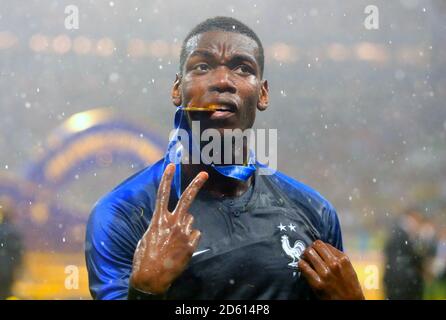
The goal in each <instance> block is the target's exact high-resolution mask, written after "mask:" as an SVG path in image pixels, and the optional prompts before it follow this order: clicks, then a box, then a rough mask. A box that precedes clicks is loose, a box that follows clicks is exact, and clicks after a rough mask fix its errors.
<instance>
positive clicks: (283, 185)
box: [263, 166, 335, 216]
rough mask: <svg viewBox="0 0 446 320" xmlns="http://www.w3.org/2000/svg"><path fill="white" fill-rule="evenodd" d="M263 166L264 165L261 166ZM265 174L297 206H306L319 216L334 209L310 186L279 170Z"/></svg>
mask: <svg viewBox="0 0 446 320" xmlns="http://www.w3.org/2000/svg"><path fill="white" fill-rule="evenodd" d="M263 168H266V167H264V166H263ZM264 172H265V171H264ZM267 175H268V176H269V177H270V179H271V180H272V181H273V183H274V184H275V185H276V186H277V187H279V188H280V189H281V190H282V191H284V192H285V193H286V195H287V196H288V197H289V198H290V200H292V201H293V202H294V203H295V204H296V205H298V206H299V207H304V208H307V209H309V210H311V211H313V212H314V213H317V214H318V215H319V216H322V215H323V214H324V213H326V212H328V211H331V210H335V209H334V207H333V206H332V204H331V203H330V202H329V201H328V200H327V199H325V198H324V197H323V196H322V195H321V194H320V193H319V192H318V191H316V190H315V189H313V188H312V187H310V186H308V185H306V184H304V183H302V182H300V181H298V180H296V179H294V178H292V177H290V176H288V175H286V174H284V173H282V172H280V171H275V172H271V174H267Z"/></svg>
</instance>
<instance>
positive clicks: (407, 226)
mask: <svg viewBox="0 0 446 320" xmlns="http://www.w3.org/2000/svg"><path fill="white" fill-rule="evenodd" d="M423 220H424V218H423V215H422V213H421V211H420V210H419V209H417V208H409V209H407V210H405V211H404V212H403V214H402V215H401V217H399V219H398V220H397V221H396V223H395V224H394V225H393V226H392V229H391V230H390V235H389V238H388V240H387V242H386V245H385V248H384V254H385V258H386V269H385V273H384V285H385V290H386V296H387V298H388V299H390V300H421V299H423V291H424V279H423V274H424V268H423V265H424V260H425V252H424V251H425V248H424V247H423V246H421V244H422V242H421V241H420V238H419V236H420V229H421V226H422V224H423Z"/></svg>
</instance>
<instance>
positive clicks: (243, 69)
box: [235, 64, 254, 75]
mask: <svg viewBox="0 0 446 320" xmlns="http://www.w3.org/2000/svg"><path fill="white" fill-rule="evenodd" d="M235 71H236V72H237V73H239V74H242V75H251V74H254V70H253V69H252V68H251V67H250V66H247V65H246V64H241V65H239V66H238V67H236V68H235Z"/></svg>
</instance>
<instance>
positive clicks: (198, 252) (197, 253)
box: [192, 249, 211, 257]
mask: <svg viewBox="0 0 446 320" xmlns="http://www.w3.org/2000/svg"><path fill="white" fill-rule="evenodd" d="M209 250H211V249H205V250H201V251H195V252H194V253H193V254H192V257H195V256H198V255H199V254H202V253H205V252H206V251H209Z"/></svg>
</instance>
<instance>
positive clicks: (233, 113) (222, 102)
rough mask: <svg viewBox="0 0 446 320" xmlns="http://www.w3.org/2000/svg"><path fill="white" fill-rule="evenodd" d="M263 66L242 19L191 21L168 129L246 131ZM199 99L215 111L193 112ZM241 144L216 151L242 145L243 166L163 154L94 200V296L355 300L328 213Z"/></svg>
mask: <svg viewBox="0 0 446 320" xmlns="http://www.w3.org/2000/svg"><path fill="white" fill-rule="evenodd" d="M263 65H264V55H263V47H262V44H261V42H260V40H259V39H258V37H257V35H256V34H255V33H254V32H253V31H252V30H251V29H249V28H248V27H247V26H246V25H244V24H243V23H241V22H239V21H237V20H235V19H232V18H226V17H216V18H212V19H208V20H206V21H204V22H202V23H201V24H199V25H198V26H196V27H195V28H194V29H193V30H192V31H191V32H190V33H189V35H188V36H187V37H186V38H185V40H184V42H183V47H182V51H181V56H180V73H179V75H177V78H176V80H175V82H174V85H173V89H172V101H173V104H174V105H175V106H177V113H176V115H175V125H176V127H177V129H179V128H182V129H185V130H186V131H187V132H189V131H190V127H191V122H192V121H199V123H200V130H202V131H204V130H206V129H210V128H212V129H216V130H218V131H219V132H220V133H221V134H222V135H223V134H224V129H241V130H245V129H249V128H251V127H252V126H253V124H254V120H255V115H256V109H257V110H259V111H263V110H265V109H266V108H267V106H268V83H267V81H266V80H264V79H263ZM206 106H217V110H214V111H213V112H200V111H192V110H193V108H196V107H198V108H203V107H206ZM185 108H186V109H185ZM186 110H189V111H186ZM196 110H198V109H196ZM174 142H175V140H172V141H171V144H169V148H168V153H170V151H172V150H174V153H176V152H177V151H178V149H175V147H174V145H175V143H174ZM195 146H197V144H195ZM200 146H201V145H200ZM172 148H173V149H172ZM246 148H247V147H246V145H244V146H243V150H241V151H240V150H235V148H231V150H224V151H223V152H222V153H225V152H229V153H231V156H232V155H235V154H236V153H237V152H238V153H240V152H242V153H243V160H244V165H229V166H224V165H220V166H219V165H215V164H214V163H213V164H210V165H209V164H208V165H206V164H204V163H198V164H190V163H180V164H178V163H176V164H175V165H174V164H172V163H171V162H172V161H170V157H168V155H166V157H165V159H162V160H160V161H158V162H157V163H155V164H153V165H152V166H151V167H149V168H146V169H144V170H142V171H141V172H139V173H137V174H135V175H134V176H132V177H131V178H129V179H127V180H126V181H125V182H123V183H122V184H121V185H119V186H118V187H116V188H115V189H114V190H113V191H112V192H111V193H110V194H108V195H107V196H105V197H104V198H103V199H101V200H100V201H99V202H98V203H97V204H96V206H95V208H94V210H93V212H92V214H91V216H90V219H89V223H88V226H87V238H86V260H87V267H88V271H89V281H90V291H91V293H92V295H93V297H94V298H96V299H126V298H128V299H164V298H166V299H309V298H315V297H317V298H322V299H363V298H364V296H363V294H362V291H361V288H360V285H359V283H358V279H357V276H356V273H355V271H354V269H353V267H352V265H351V263H350V262H349V260H348V258H347V256H346V255H345V254H344V253H342V237H341V231H340V226H339V221H338V218H337V215H336V212H335V209H334V208H333V207H332V206H331V205H330V203H329V202H327V201H326V200H325V199H324V198H322V196H321V195H319V194H318V193H317V192H316V191H314V190H312V189H311V188H309V187H307V186H305V185H303V184H301V183H299V182H297V181H295V180H293V179H291V178H290V177H287V176H286V175H284V174H282V173H279V172H275V173H274V174H272V175H261V174H259V170H260V169H261V167H262V165H261V164H260V163H258V162H255V163H252V162H251V161H247V160H248V159H247V158H248V157H249V155H248V154H249V152H248V151H247V149H246ZM180 151H181V148H180ZM186 151H188V150H187V147H185V148H183V152H186ZM186 157H187V156H186ZM182 186H187V188H183V187H182Z"/></svg>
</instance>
